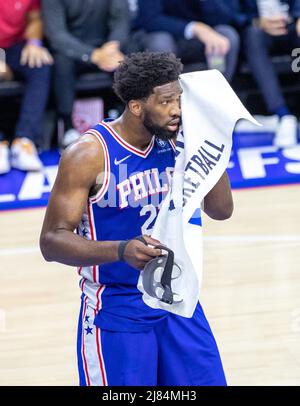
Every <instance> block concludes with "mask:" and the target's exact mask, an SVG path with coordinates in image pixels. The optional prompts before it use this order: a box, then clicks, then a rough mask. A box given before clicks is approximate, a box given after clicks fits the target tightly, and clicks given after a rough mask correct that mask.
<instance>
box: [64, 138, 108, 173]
mask: <svg viewBox="0 0 300 406" xmlns="http://www.w3.org/2000/svg"><path fill="white" fill-rule="evenodd" d="M102 159H103V149H102V146H101V144H100V143H99V141H98V140H97V138H96V137H95V136H94V135H93V134H91V133H89V132H86V133H84V134H83V135H82V136H81V137H80V138H79V139H78V140H77V141H75V142H74V143H73V144H71V145H70V146H69V147H68V148H66V149H65V150H64V151H63V153H62V156H61V164H66V165H68V166H71V167H74V166H75V167H77V168H81V169H82V168H83V167H90V168H92V167H93V166H96V167H97V169H99V165H100V166H101V162H102Z"/></svg>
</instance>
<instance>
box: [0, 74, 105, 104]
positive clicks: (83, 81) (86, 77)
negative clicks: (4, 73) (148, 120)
mask: <svg viewBox="0 0 300 406" xmlns="http://www.w3.org/2000/svg"><path fill="white" fill-rule="evenodd" d="M111 85H112V75H110V74H107V73H104V72H99V73H97V72H96V73H85V74H83V75H81V76H80V77H79V79H78V81H77V83H76V90H77V91H78V92H90V91H93V90H100V89H106V88H109V87H111ZM22 92H23V84H22V83H21V82H19V81H16V80H13V81H9V82H7V81H1V82H0V98H5V97H15V96H20V95H22Z"/></svg>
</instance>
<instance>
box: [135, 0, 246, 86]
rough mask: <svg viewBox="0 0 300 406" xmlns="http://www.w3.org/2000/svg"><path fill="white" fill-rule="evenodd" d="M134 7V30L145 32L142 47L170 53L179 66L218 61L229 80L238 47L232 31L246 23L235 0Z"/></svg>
mask: <svg viewBox="0 0 300 406" xmlns="http://www.w3.org/2000/svg"><path fill="white" fill-rule="evenodd" d="M138 5H139V11H138V16H137V18H136V20H135V23H134V28H135V29H143V30H145V31H146V32H147V33H148V35H147V36H146V39H145V48H147V49H149V50H151V51H170V52H174V53H175V54H176V55H177V56H179V57H180V58H181V59H182V61H183V63H192V62H199V61H205V59H206V60H207V62H208V67H213V66H212V65H214V64H215V63H214V62H216V61H219V63H220V62H221V63H220V65H221V66H220V70H222V71H223V73H224V75H225V76H226V78H227V79H228V80H231V79H232V77H233V75H234V72H235V70H236V66H237V62H238V55H239V46H240V40H239V35H238V32H237V31H236V29H235V28H237V29H240V28H242V27H243V26H244V25H246V23H247V16H246V15H243V14H242V12H241V11H240V7H239V1H238V0H227V1H225V0H224V1H223V0H201V1H200V0H185V1H182V0H139V1H138ZM234 27H235V28H234ZM222 59H223V63H222ZM213 61H214V62H213ZM212 62H213V63H212ZM217 64H218V62H217ZM217 64H216V66H215V67H218V65H217ZM222 65H223V66H222Z"/></svg>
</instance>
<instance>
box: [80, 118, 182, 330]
mask: <svg viewBox="0 0 300 406" xmlns="http://www.w3.org/2000/svg"><path fill="white" fill-rule="evenodd" d="M87 134H92V135H94V136H95V137H96V139H97V140H98V141H99V142H100V144H101V146H102V149H103V152H104V157H105V172H104V174H102V175H103V176H102V175H101V174H100V175H99V183H101V184H102V186H101V189H100V190H99V192H98V193H97V195H96V196H92V197H90V198H89V201H88V204H87V209H86V212H85V213H84V215H83V217H82V220H81V222H80V224H79V226H78V229H77V232H78V234H79V235H81V236H82V237H83V238H86V239H89V240H97V241H117V240H128V239H131V238H134V237H136V236H138V235H141V234H146V235H151V231H152V227H153V225H154V223H155V219H156V217H157V214H158V210H159V207H160V204H161V203H162V201H163V199H164V197H165V196H166V194H167V192H168V190H169V185H170V179H171V176H172V172H173V169H174V164H175V145H174V143H173V142H172V141H170V142H165V141H161V140H160V139H158V138H156V137H153V138H152V140H151V142H150V144H149V146H148V148H147V149H146V150H145V151H141V150H139V149H137V148H135V147H133V146H131V145H130V144H128V143H127V142H126V141H125V140H124V139H122V138H121V137H120V135H118V134H117V133H116V132H115V131H114V130H113V129H112V127H111V126H110V125H109V122H108V121H103V122H101V123H100V124H98V125H96V126H95V127H94V128H92V129H91V130H89V131H88V132H87ZM78 272H79V274H80V275H81V277H82V278H81V281H80V286H81V289H82V291H83V294H84V297H85V298H86V300H87V303H88V305H89V306H91V307H92V308H93V309H95V311H96V312H97V316H96V318H95V324H96V325H97V326H98V327H100V328H103V329H107V330H111V331H128V332H135V331H147V330H148V329H150V328H152V327H153V325H154V324H155V323H156V322H157V321H159V320H161V319H162V318H164V317H165V316H166V315H167V314H168V313H167V312H165V311H163V310H156V309H152V308H150V307H148V306H147V305H145V303H144V302H143V300H142V294H141V292H140V291H139V290H138V289H137V282H138V278H139V271H138V270H136V269H134V268H133V267H131V266H130V265H128V264H127V263H125V262H114V263H110V264H105V265H99V266H93V267H85V268H79V270H78Z"/></svg>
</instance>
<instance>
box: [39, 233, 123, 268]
mask: <svg viewBox="0 0 300 406" xmlns="http://www.w3.org/2000/svg"><path fill="white" fill-rule="evenodd" d="M40 247H41V251H42V254H43V256H44V258H45V259H46V261H48V262H52V261H56V262H60V263H62V264H65V265H70V266H77V267H80V266H93V265H100V264H105V263H109V262H115V261H118V247H119V242H118V241H101V242H100V241H89V240H85V239H84V238H82V237H80V236H78V235H77V234H74V233H72V232H71V231H68V230H57V231H55V232H53V231H49V232H46V233H44V234H42V235H41V238H40Z"/></svg>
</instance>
